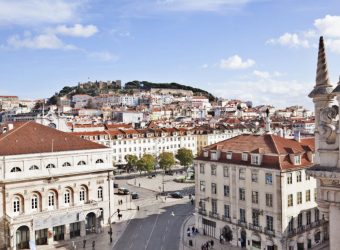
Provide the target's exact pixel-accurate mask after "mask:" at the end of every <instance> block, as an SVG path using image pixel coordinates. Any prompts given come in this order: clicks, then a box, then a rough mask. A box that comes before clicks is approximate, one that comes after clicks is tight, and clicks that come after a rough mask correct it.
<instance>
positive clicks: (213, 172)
mask: <svg viewBox="0 0 340 250" xmlns="http://www.w3.org/2000/svg"><path fill="white" fill-rule="evenodd" d="M211 175H216V165H211Z"/></svg>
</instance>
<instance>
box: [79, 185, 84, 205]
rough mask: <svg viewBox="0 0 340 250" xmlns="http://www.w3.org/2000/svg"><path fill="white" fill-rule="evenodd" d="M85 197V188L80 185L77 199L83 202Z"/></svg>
mask: <svg viewBox="0 0 340 250" xmlns="http://www.w3.org/2000/svg"><path fill="white" fill-rule="evenodd" d="M85 199H86V189H85V188H84V187H82V188H81V189H80V191H79V201H80V202H85Z"/></svg>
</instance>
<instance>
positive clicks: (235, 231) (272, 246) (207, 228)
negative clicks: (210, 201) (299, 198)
mask: <svg viewBox="0 0 340 250" xmlns="http://www.w3.org/2000/svg"><path fill="white" fill-rule="evenodd" d="M196 227H197V228H199V230H200V231H201V232H202V233H204V234H205V235H208V236H211V237H212V238H215V239H218V240H220V241H224V242H229V243H230V244H231V245H233V246H239V247H242V248H246V249H251V250H306V249H312V248H313V247H315V246H317V245H318V244H321V243H322V242H324V241H325V240H327V239H328V236H327V235H328V234H327V225H322V223H320V224H317V225H314V227H310V230H304V231H302V232H301V233H297V232H296V231H295V233H294V234H291V235H290V237H281V235H278V234H275V231H274V230H271V231H269V230H267V229H264V228H262V227H254V226H253V225H251V224H246V223H241V222H239V221H238V222H237V223H232V222H231V220H230V221H226V220H224V221H223V220H218V219H215V218H211V217H207V216H202V215H197V216H196Z"/></svg>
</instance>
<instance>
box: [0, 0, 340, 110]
mask: <svg viewBox="0 0 340 250" xmlns="http://www.w3.org/2000/svg"><path fill="white" fill-rule="evenodd" d="M339 10H340V1H336V0H328V1H324V0H313V1H310V0H110V1H107V0H72V1H69V0H25V1H23V0H0V95H18V96H19V97H20V98H21V99H35V98H47V97H50V96H51V95H53V94H54V93H55V92H57V91H59V90H60V89H61V88H62V87H63V86H75V85H76V84H77V83H78V82H84V81H87V80H92V81H94V80H122V82H127V81H132V80H145V81H152V82H178V83H181V84H185V85H190V86H194V87H199V88H202V89H204V90H207V91H209V92H211V93H212V94H214V95H216V96H217V97H223V98H237V99H242V100H245V101H246V100H250V101H253V103H254V104H255V105H259V104H271V105H274V106H276V107H286V106H291V105H303V106H305V107H307V108H312V107H313V104H312V101H311V100H310V99H309V98H308V97H307V95H308V93H309V92H310V91H311V90H312V88H313V85H314V84H315V71H316V59H317V46H318V39H319V36H320V35H323V36H324V38H325V43H326V53H327V59H328V69H329V73H330V79H331V82H332V83H333V84H334V85H336V84H337V82H338V79H339V74H340V28H339V27H340V13H339ZM337 11H338V12H337Z"/></svg>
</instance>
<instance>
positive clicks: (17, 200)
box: [13, 197, 20, 213]
mask: <svg viewBox="0 0 340 250" xmlns="http://www.w3.org/2000/svg"><path fill="white" fill-rule="evenodd" d="M13 212H14V213H20V198H18V197H15V198H14V200H13Z"/></svg>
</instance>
